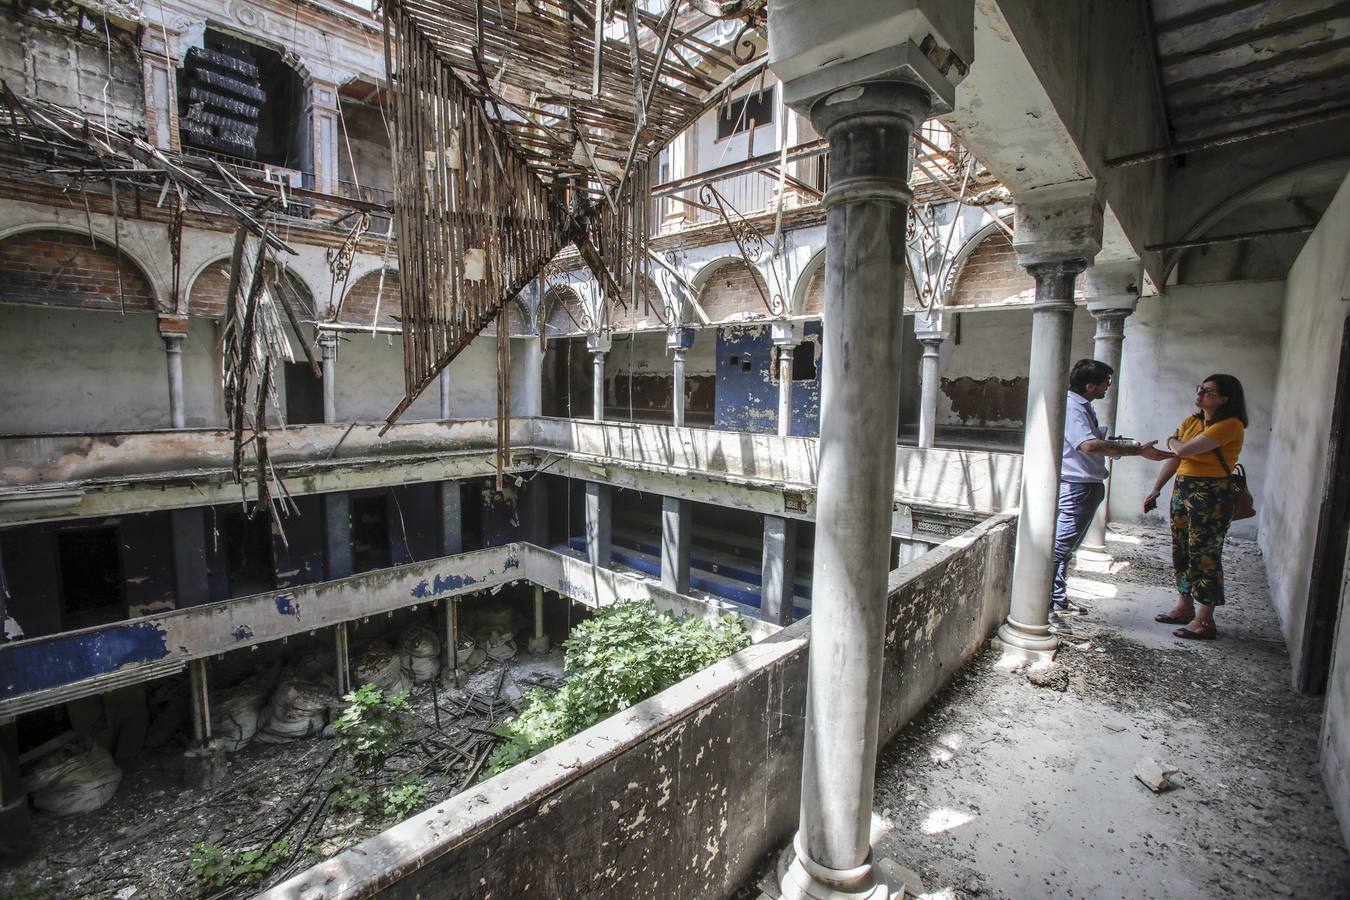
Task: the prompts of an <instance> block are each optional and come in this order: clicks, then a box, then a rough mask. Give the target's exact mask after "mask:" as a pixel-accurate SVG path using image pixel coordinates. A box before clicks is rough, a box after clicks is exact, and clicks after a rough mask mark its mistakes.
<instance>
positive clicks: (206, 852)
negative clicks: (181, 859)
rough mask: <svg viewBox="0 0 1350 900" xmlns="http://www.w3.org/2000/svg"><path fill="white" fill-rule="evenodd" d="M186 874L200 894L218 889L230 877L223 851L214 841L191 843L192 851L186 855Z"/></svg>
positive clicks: (228, 881)
mask: <svg viewBox="0 0 1350 900" xmlns="http://www.w3.org/2000/svg"><path fill="white" fill-rule="evenodd" d="M188 874H189V875H191V876H192V880H193V882H195V883H196V885H197V892H198V893H201V894H205V893H208V892H210V891H217V890H220V889H221V888H223V887H224V886H225V885H227V884H229V883H230V878H231V877H232V876H231V874H230V863H229V860H227V859H226V858H225V851H224V850H221V849H220V845H219V844H217V843H214V842H210V843H203V842H198V843H196V844H193V845H192V853H191V855H189V856H188Z"/></svg>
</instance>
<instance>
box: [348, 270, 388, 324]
mask: <svg viewBox="0 0 1350 900" xmlns="http://www.w3.org/2000/svg"><path fill="white" fill-rule="evenodd" d="M376 297H378V298H379V301H380V311H379V318H378V320H376V318H375V300H376ZM401 297H402V295H401V294H400V293H399V280H398V272H397V271H395V270H393V269H388V270H386V271H385V273H384V288H383V291H381V289H380V273H379V271H378V270H377V271H374V272H371V273H370V274H368V275H363V276H362V277H361V278H359V279H357V280H356V281H355V282H353V283H352V285H351V287H349V288H347V297H346V299H345V300H343V301H342V315H340V316H338V318H339V319H340V320H341V321H343V322H349V323H351V324H354V325H364V326H365V327H367V328H369V327H370V324H371V322H372V321H375V324H376V325H379V326H381V327H385V328H397V327H399V325H400V318H401V316H402V315H403V301H402V299H401Z"/></svg>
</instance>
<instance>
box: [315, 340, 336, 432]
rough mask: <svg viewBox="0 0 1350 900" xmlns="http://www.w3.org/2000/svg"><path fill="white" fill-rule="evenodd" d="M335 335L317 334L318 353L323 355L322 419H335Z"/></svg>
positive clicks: (330, 420)
mask: <svg viewBox="0 0 1350 900" xmlns="http://www.w3.org/2000/svg"><path fill="white" fill-rule="evenodd" d="M337 343H338V339H337V335H335V334H321V335H319V353H320V354H321V355H322V357H323V420H324V422H328V423H332V422H336V421H337V420H338V419H337Z"/></svg>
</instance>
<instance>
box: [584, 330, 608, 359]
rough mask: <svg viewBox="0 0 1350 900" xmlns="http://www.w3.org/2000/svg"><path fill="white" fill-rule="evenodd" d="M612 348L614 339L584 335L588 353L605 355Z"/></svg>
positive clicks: (603, 335) (605, 336)
mask: <svg viewBox="0 0 1350 900" xmlns="http://www.w3.org/2000/svg"><path fill="white" fill-rule="evenodd" d="M612 346H614V339H613V338H611V337H610V336H609V335H607V334H588V335H586V350H587V352H590V353H598V354H602V355H603V354H605V353H608V352H609V349H610V347H612Z"/></svg>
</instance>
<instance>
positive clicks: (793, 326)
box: [769, 320, 802, 349]
mask: <svg viewBox="0 0 1350 900" xmlns="http://www.w3.org/2000/svg"><path fill="white" fill-rule="evenodd" d="M769 330H770V333H771V336H772V338H773V345H774V346H775V347H780V348H787V349H791V348H793V347H795V346H797V345H798V344H800V343H801V342H802V323H801V322H791V321H784V320H780V321H777V322H774V323H772V324H771V325H770V326H769Z"/></svg>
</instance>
